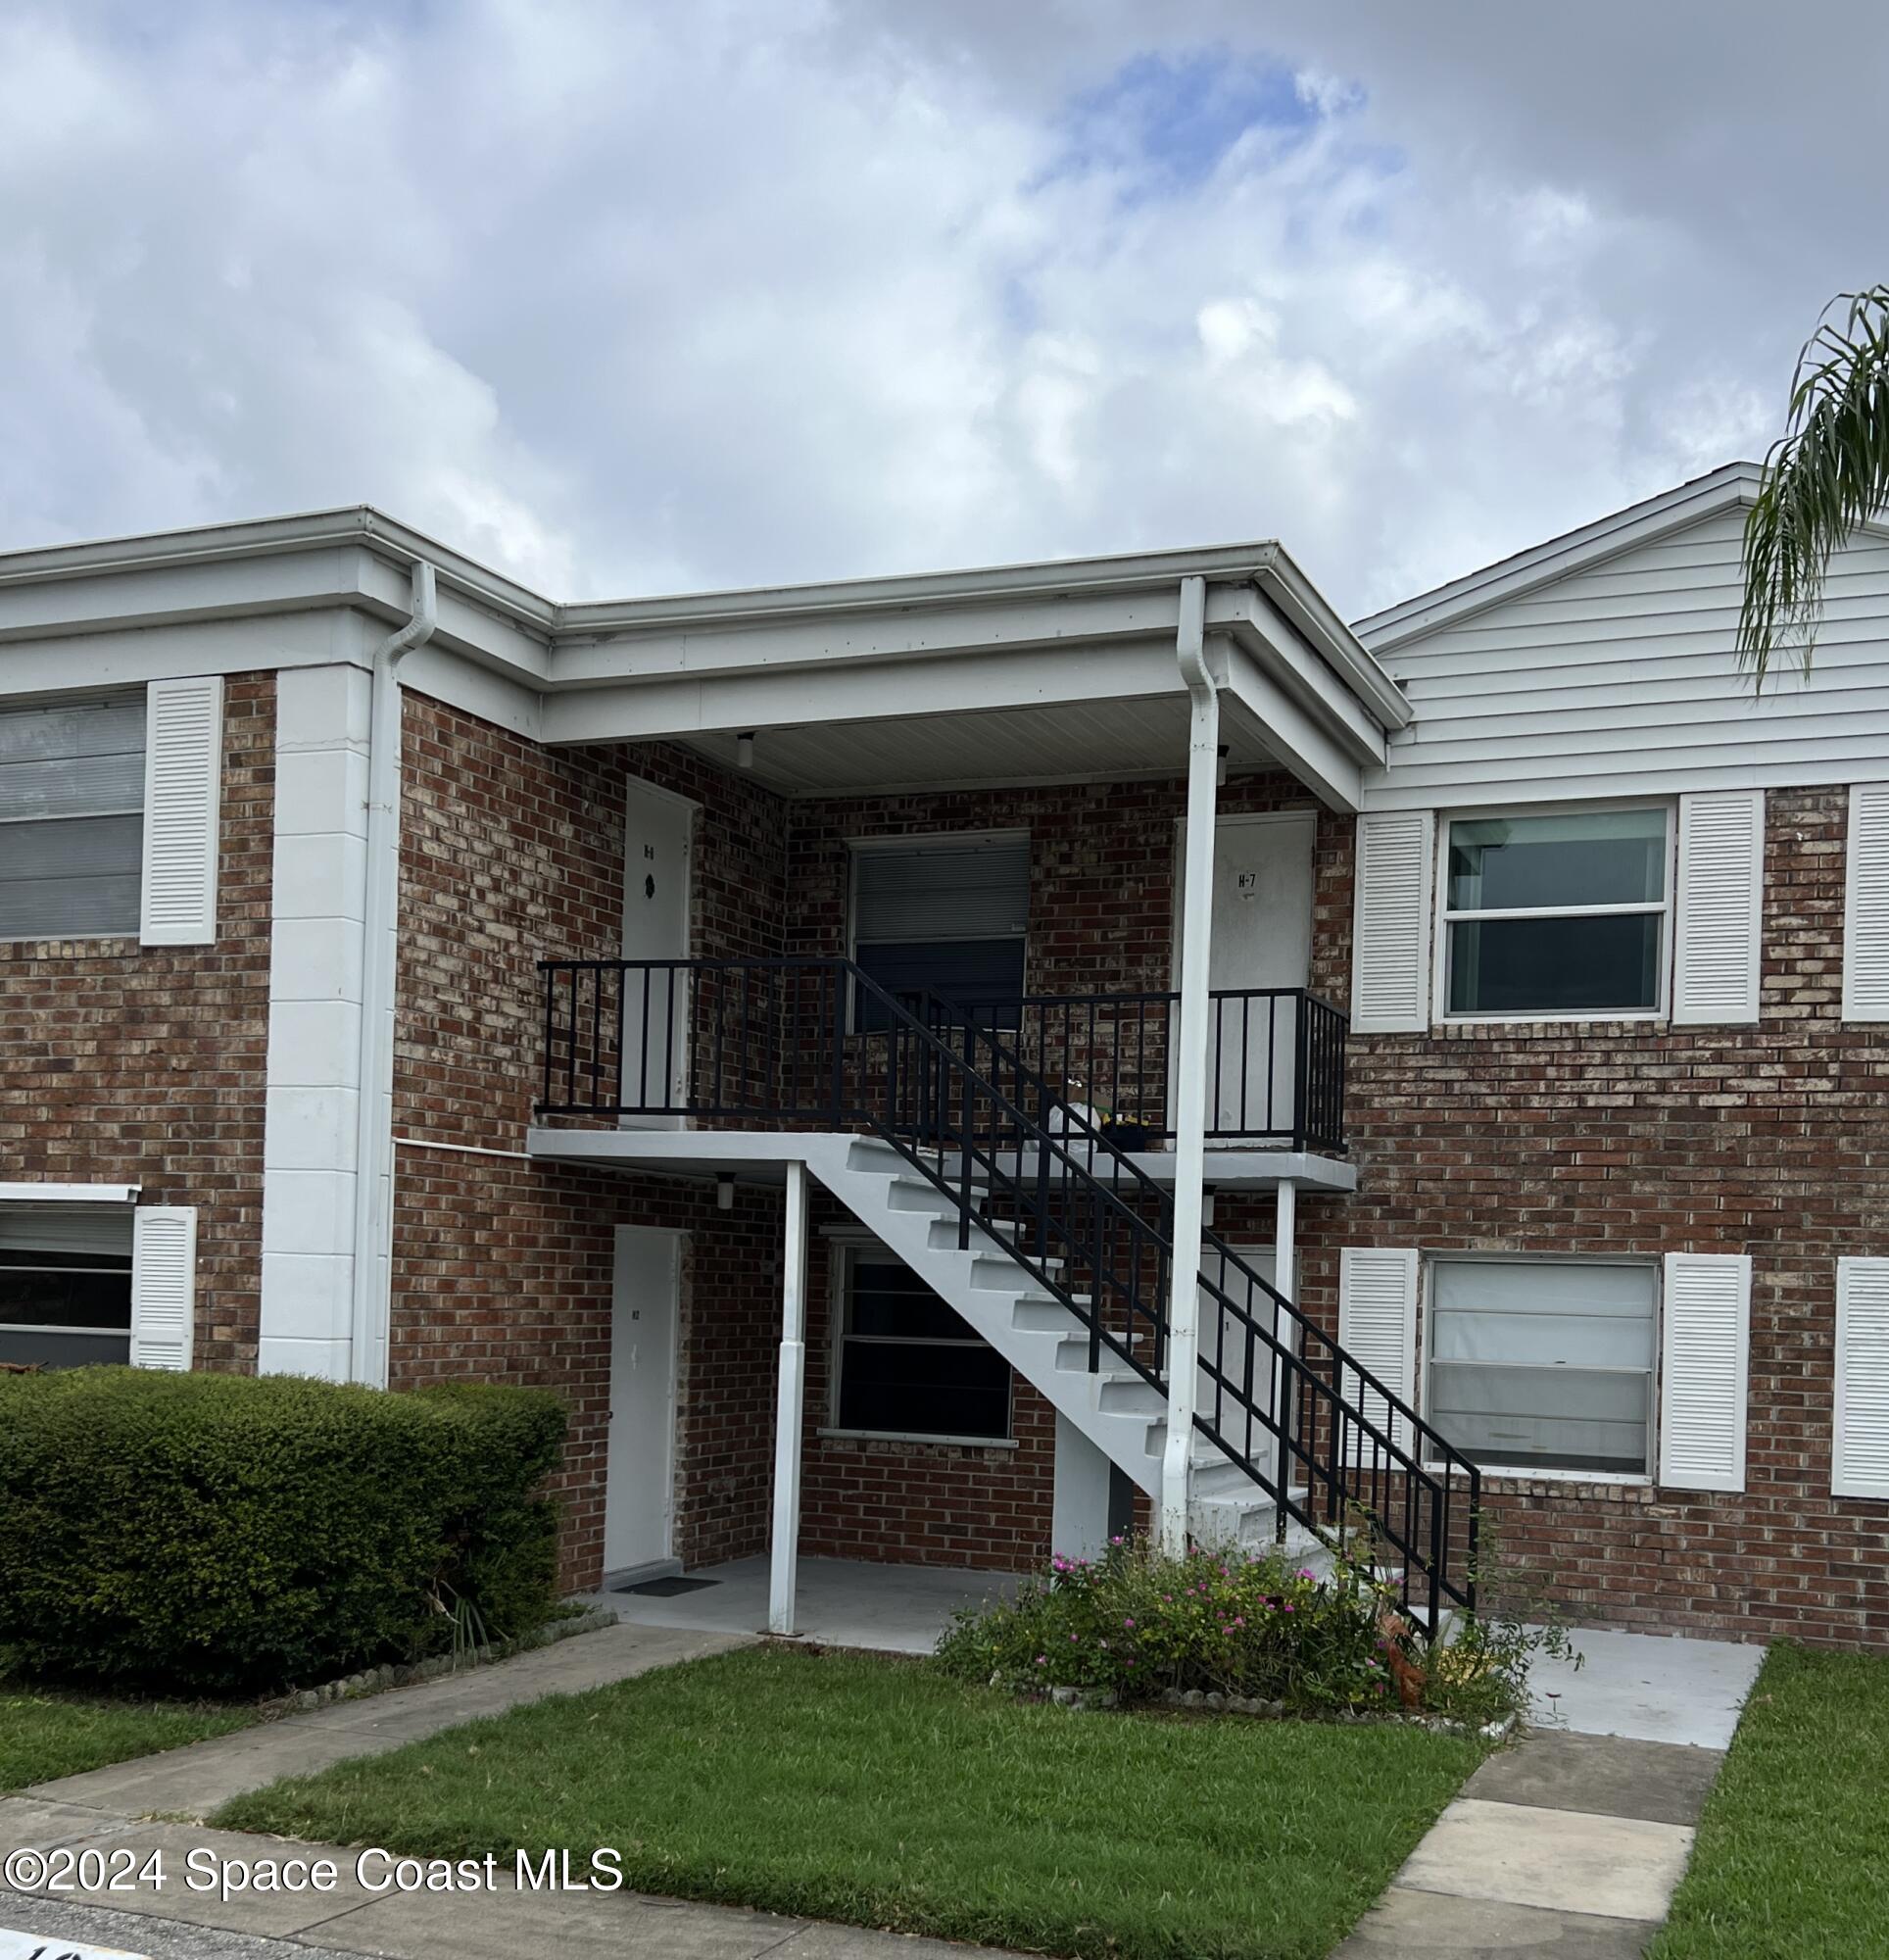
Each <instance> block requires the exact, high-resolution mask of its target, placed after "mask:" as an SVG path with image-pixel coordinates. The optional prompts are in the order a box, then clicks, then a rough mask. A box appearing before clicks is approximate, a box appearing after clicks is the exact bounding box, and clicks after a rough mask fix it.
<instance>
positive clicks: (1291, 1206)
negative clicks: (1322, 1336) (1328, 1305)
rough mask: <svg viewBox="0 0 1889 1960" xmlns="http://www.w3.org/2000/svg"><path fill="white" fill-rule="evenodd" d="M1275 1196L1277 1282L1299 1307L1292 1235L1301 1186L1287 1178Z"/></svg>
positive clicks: (1274, 1250)
mask: <svg viewBox="0 0 1889 1960" xmlns="http://www.w3.org/2000/svg"><path fill="white" fill-rule="evenodd" d="M1273 1195H1274V1197H1275V1199H1276V1200H1277V1201H1278V1209H1277V1210H1276V1211H1275V1213H1274V1215H1273V1284H1274V1286H1276V1287H1277V1288H1278V1289H1279V1291H1280V1292H1281V1293H1283V1294H1284V1296H1285V1298H1286V1299H1289V1300H1290V1301H1291V1302H1292V1304H1293V1305H1294V1306H1296V1305H1297V1304H1298V1269H1297V1266H1296V1265H1295V1263H1294V1261H1295V1259H1296V1256H1297V1254H1296V1253H1295V1251H1294V1250H1293V1246H1292V1237H1293V1234H1294V1232H1295V1231H1296V1230H1297V1226H1298V1186H1297V1185H1295V1184H1293V1183H1292V1182H1291V1180H1290V1179H1289V1178H1284V1177H1283V1178H1281V1179H1280V1181H1279V1185H1278V1188H1277V1190H1276V1191H1275V1192H1274V1194H1273Z"/></svg>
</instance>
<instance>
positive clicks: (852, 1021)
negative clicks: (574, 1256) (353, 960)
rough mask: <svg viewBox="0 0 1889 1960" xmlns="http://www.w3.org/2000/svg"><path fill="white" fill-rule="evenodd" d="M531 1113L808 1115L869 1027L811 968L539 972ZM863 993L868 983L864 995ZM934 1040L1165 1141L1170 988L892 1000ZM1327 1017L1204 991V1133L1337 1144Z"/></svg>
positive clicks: (652, 963)
mask: <svg viewBox="0 0 1889 1960" xmlns="http://www.w3.org/2000/svg"><path fill="white" fill-rule="evenodd" d="M540 971H541V973H542V976H543V981H544V989H545V998H544V1068H543V1072H542V1091H543V1093H542V1096H541V1098H540V1110H541V1113H543V1114H547V1115H558V1116H568V1115H588V1116H684V1115H687V1116H697V1117H702V1118H706V1119H710V1120H714V1119H722V1120H730V1119H735V1120H739V1119H744V1118H756V1119H759V1118H777V1119H781V1120H789V1121H794V1120H814V1119H825V1118H829V1117H831V1116H832V1115H833V1113H834V1111H835V1108H836V1107H837V1105H838V1102H840V1101H844V1100H845V1096H846V1094H847V1085H848V1083H851V1082H856V1080H857V1079H858V1078H859V1077H860V1076H861V1073H862V1072H863V1071H869V1070H870V1069H871V1068H872V1067H873V1066H874V1065H875V1056H876V1055H878V1054H880V1053H881V1051H882V1050H883V1046H884V1036H885V1032H886V1027H887V1023H886V1020H885V1016H884V1013H883V1012H882V1011H881V1010H879V1009H878V1008H877V1006H876V1005H874V1004H872V1003H870V1002H869V1003H868V1004H867V1005H869V1006H870V1007H871V1011H864V1010H862V1004H861V994H860V988H859V986H858V985H853V986H851V987H849V988H847V989H841V990H840V991H839V992H838V993H837V994H836V992H835V989H834V986H833V984H832V981H831V978H830V973H831V968H830V965H829V964H828V963H826V962H822V961H818V960H810V961H809V960H727V959H686V960H594V959H549V960H544V961H541V962H540ZM873 991H874V993H875V994H877V992H878V991H879V990H878V989H877V988H876V987H875V988H874V990H873ZM887 998H889V999H894V1000H896V1002H897V1003H898V1004H899V1005H901V1006H903V1007H904V1008H905V1010H906V1011H908V1012H915V1013H917V1014H918V1015H919V1017H920V1018H922V1019H923V1020H924V1021H925V1022H926V1024H927V1026H928V1027H930V1028H931V1030H932V1032H933V1033H934V1034H937V1035H940V1036H941V1037H945V1036H947V1035H948V1031H949V1029H950V1028H951V1027H952V1026H953V1025H955V1024H957V1023H959V1022H964V1023H968V1024H970V1025H973V1026H977V1027H981V1028H984V1029H986V1030H988V1031H990V1032H991V1033H993V1034H994V1035H995V1036H996V1037H997V1039H998V1040H999V1042H1000V1043H1001V1044H1002V1045H1003V1046H1004V1048H1005V1049H1006V1050H1008V1051H1009V1052H1011V1053H1013V1054H1016V1055H1017V1057H1018V1058H1019V1060H1020V1061H1021V1062H1022V1064H1023V1065H1024V1066H1025V1067H1027V1068H1028V1069H1029V1070H1030V1071H1031V1072H1032V1074H1033V1075H1035V1076H1038V1077H1040V1078H1041V1080H1042V1081H1044V1082H1046V1083H1047V1084H1048V1085H1049V1087H1050V1088H1051V1090H1052V1091H1053V1092H1054V1093H1055V1095H1056V1096H1057V1098H1058V1099H1059V1100H1060V1101H1061V1102H1063V1103H1067V1104H1068V1105H1069V1106H1070V1107H1072V1108H1075V1109H1078V1110H1081V1111H1082V1112H1083V1114H1084V1115H1085V1116H1086V1117H1087V1118H1088V1119H1089V1121H1090V1123H1092V1124H1094V1125H1095V1126H1096V1127H1097V1128H1102V1129H1106V1130H1108V1131H1110V1132H1111V1133H1113V1134H1114V1135H1115V1136H1116V1137H1117V1138H1118V1139H1119V1140H1122V1141H1123V1142H1124V1144H1125V1147H1126V1148H1129V1149H1148V1150H1159V1149H1161V1148H1163V1146H1164V1145H1165V1144H1166V1142H1167V1141H1168V1140H1169V1139H1170V1138H1171V1137H1172V1136H1173V1134H1174V1109H1175V1100H1176V1099H1175V1084H1174V1081H1173V1075H1172V1064H1173V1057H1174V1055H1175V1054H1176V1051H1177V1039H1176V1037H1177V1031H1178V1026H1179V1019H1180V999H1181V997H1180V996H1179V995H1178V994H1173V993H1166V994H1162V993H1143V994H1081V995H1042V994H1033V995H1026V996H1024V997H1023V998H1022V999H1021V1000H1018V999H1016V998H1014V997H1013V998H1011V999H1010V1000H1007V1001H964V1000H951V1001H942V1000H939V999H938V998H936V997H934V996H929V995H919V994H899V993H895V994H892V995H889V996H888V997H887ZM1345 1030H1346V1020H1345V1016H1344V1015H1343V1014H1342V1013H1341V1012H1340V1011H1339V1010H1338V1009H1337V1008H1336V1007H1333V1006H1332V1005H1331V1004H1330V1003H1328V1002H1326V1001H1322V1000H1320V999H1319V998H1318V997H1317V996H1316V995H1314V994H1310V993H1307V992H1306V991H1305V990H1304V989H1303V988H1292V987H1275V988H1257V987H1248V988H1216V989H1215V990H1214V991H1213V992H1212V994H1211V995H1210V996H1209V1001H1208V1022H1207V1140H1208V1142H1209V1143H1210V1144H1221V1145H1229V1144H1239V1145H1272V1146H1274V1147H1276V1148H1278V1149H1283V1150H1295V1151H1342V1150H1343V1149H1344V1147H1345V1143H1344V1065H1345Z"/></svg>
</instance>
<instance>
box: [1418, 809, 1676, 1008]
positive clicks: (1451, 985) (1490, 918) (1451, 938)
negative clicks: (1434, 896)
mask: <svg viewBox="0 0 1889 1960" xmlns="http://www.w3.org/2000/svg"><path fill="white" fill-rule="evenodd" d="M1669 819H1670V812H1669V811H1668V809H1666V808H1665V807H1664V806H1654V807H1651V808H1647V809H1589V810H1557V811H1546V812H1542V813H1538V814H1533V813H1531V814H1516V815H1502V816H1467V817H1457V818H1456V819H1454V820H1453V821H1452V822H1451V823H1450V825H1449V841H1448V848H1447V857H1446V863H1445V867H1444V868H1445V877H1444V895H1443V957H1444V961H1445V966H1446V977H1445V987H1444V999H1445V1001H1446V1002H1447V1004H1448V1006H1447V1011H1448V1012H1449V1013H1450V1014H1451V1015H1455V1016H1460V1017H1464V1018H1476V1017H1482V1016H1492V1017H1500V1016H1510V1015H1515V1016H1526V1015H1539V1016H1542V1017H1545V1018H1553V1017H1555V1016H1558V1015H1570V1014H1651V1013H1656V1012H1658V1011H1659V1009H1660V1006H1661V1001H1662V986H1663V980H1664V974H1665V967H1666V956H1667V955H1666V949H1667V915H1668V896H1669V889H1670V887H1669V879H1668V875H1667V865H1668V860H1669V858H1670V856H1671V853H1670V849H1669V846H1668V841H1667V833H1668V828H1669Z"/></svg>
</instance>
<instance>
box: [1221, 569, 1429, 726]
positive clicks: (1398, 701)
mask: <svg viewBox="0 0 1889 1960" xmlns="http://www.w3.org/2000/svg"><path fill="white" fill-rule="evenodd" d="M1257 584H1258V588H1259V590H1260V591H1261V592H1262V593H1263V594H1264V595H1265V596H1266V598H1267V599H1268V600H1269V601H1270V602H1271V603H1272V605H1273V606H1274V607H1275V608H1277V610H1278V611H1279V613H1281V614H1283V615H1284V618H1285V620H1286V621H1287V622H1288V623H1289V625H1290V626H1291V628H1292V630H1293V631H1294V632H1295V633H1297V634H1298V635H1299V637H1300V638H1301V639H1302V640H1303V641H1304V642H1305V644H1306V646H1307V649H1308V651H1310V652H1312V653H1313V655H1314V656H1315V657H1322V658H1323V660H1324V662H1326V663H1327V664H1329V665H1330V666H1331V667H1332V669H1333V671H1335V672H1336V674H1337V676H1338V678H1339V679H1340V680H1341V681H1343V683H1344V684H1345V687H1346V688H1347V690H1349V692H1351V693H1352V694H1354V695H1356V696H1357V698H1358V699H1359V700H1360V701H1361V702H1362V703H1363V704H1364V705H1365V707H1366V708H1367V709H1368V710H1369V711H1370V712H1371V714H1372V716H1373V717H1374V718H1375V719H1376V720H1377V721H1379V722H1380V723H1381V724H1382V726H1383V727H1385V728H1405V727H1408V726H1409V724H1410V722H1411V720H1412V718H1413V711H1412V709H1411V706H1410V703H1409V701H1408V700H1407V699H1406V698H1405V695H1404V691H1403V689H1402V688H1401V687H1400V686H1399V685H1398V684H1397V682H1396V681H1395V680H1394V679H1393V678H1392V677H1391V675H1390V674H1389V673H1388V672H1387V671H1386V670H1385V669H1384V668H1383V667H1382V666H1380V664H1379V662H1378V659H1377V656H1376V655H1375V654H1373V653H1372V652H1371V650H1370V649H1369V648H1368V647H1367V646H1366V645H1365V644H1364V642H1363V641H1362V640H1360V639H1359V638H1358V637H1357V635H1356V634H1355V633H1354V632H1352V630H1351V628H1350V627H1349V626H1347V625H1346V624H1345V623H1344V621H1343V620H1342V619H1340V618H1339V617H1338V615H1337V614H1336V613H1334V612H1332V608H1331V606H1330V605H1329V604H1328V603H1327V600H1326V597H1325V595H1324V594H1323V593H1322V592H1321V591H1320V590H1319V589H1318V587H1317V586H1316V585H1314V584H1313V583H1312V581H1311V580H1310V579H1309V578H1307V577H1306V575H1305V574H1304V573H1303V572H1302V571H1301V570H1300V569H1299V568H1298V566H1297V565H1296V564H1293V563H1292V560H1291V559H1290V558H1289V557H1288V556H1287V555H1286V553H1284V551H1278V552H1275V554H1274V556H1273V562H1272V564H1270V565H1269V566H1268V567H1267V568H1266V570H1265V571H1264V572H1263V573H1262V574H1261V575H1260V577H1259V579H1258V580H1257Z"/></svg>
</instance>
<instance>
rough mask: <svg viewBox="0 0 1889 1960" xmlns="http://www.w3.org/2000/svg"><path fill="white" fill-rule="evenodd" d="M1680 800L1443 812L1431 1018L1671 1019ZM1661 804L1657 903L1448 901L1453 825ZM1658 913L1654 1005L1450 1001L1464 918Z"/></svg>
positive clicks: (1434, 878) (1505, 1022)
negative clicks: (1661, 893)
mask: <svg viewBox="0 0 1889 1960" xmlns="http://www.w3.org/2000/svg"><path fill="white" fill-rule="evenodd" d="M1678 808H1679V806H1678V800H1677V798H1675V797H1600V798H1581V799H1580V800H1578V801H1575V802H1561V803H1527V804H1506V803H1497V804H1475V805H1471V806H1469V807H1468V808H1466V809H1439V810H1438V811H1437V812H1436V838H1435V847H1434V848H1435V853H1436V857H1435V862H1434V864H1433V866H1432V869H1431V882H1432V888H1433V890H1434V892H1435V894H1436V903H1435V912H1434V916H1433V919H1432V921H1431V923H1432V926H1433V930H1432V932H1431V934H1430V937H1431V939H1432V941H1433V942H1434V943H1433V945H1432V947H1431V949H1430V1000H1431V1002H1432V1003H1433V1005H1432V1008H1431V1013H1430V1019H1431V1021H1432V1023H1437V1022H1440V1023H1445V1024H1447V1025H1449V1026H1451V1027H1471V1026H1476V1027H1515V1026H1527V1025H1531V1024H1539V1023H1541V1022H1548V1021H1552V1022H1556V1023H1560V1024H1568V1025H1572V1024H1578V1023H1585V1022H1607V1021H1665V1020H1670V1019H1671V1013H1672V936H1673V918H1674V903H1675V901H1674V897H1673V885H1674V882H1675V880H1676V878H1677V874H1678V848H1679V846H1678V832H1679V823H1678ZM1616 809H1620V810H1625V809H1657V810H1659V811H1661V812H1662V813H1663V814H1664V815H1665V817H1666V857H1665V864H1666V876H1665V879H1664V881H1663V882H1664V885H1665V889H1666V897H1665V898H1664V899H1663V900H1662V901H1661V902H1660V903H1659V904H1657V905H1655V904H1652V903H1650V902H1647V903H1641V904H1638V905H1624V906H1563V907H1548V906H1510V907H1491V908H1489V909H1486V910H1479V911H1466V912H1458V911H1452V910H1451V909H1450V904H1449V838H1450V826H1451V825H1452V824H1456V823H1470V822H1475V821H1476V820H1477V819H1478V818H1480V819H1485V820H1486V819H1487V818H1489V817H1502V816H1582V815H1586V814H1588V813H1589V812H1591V811H1595V810H1616ZM1647 912H1658V913H1659V914H1660V916H1661V925H1660V956H1659V959H1658V961H1657V963H1656V964H1657V974H1658V979H1659V998H1658V1001H1657V1002H1656V1004H1655V1005H1653V1006H1651V1007H1583V1008H1578V1009H1575V1010H1573V1011H1570V1010H1569V1009H1567V1008H1544V1009H1541V1010H1539V1011H1529V1012H1526V1013H1513V1014H1494V1013H1481V1012H1477V1013H1460V1014H1459V1013H1452V1012H1451V1011H1450V1005H1449V998H1450V997H1449V979H1450V973H1449V950H1450V932H1449V929H1450V927H1451V926H1452V925H1453V924H1455V923H1456V922H1457V921H1459V920H1475V919H1508V918H1610V917H1618V916H1624V915H1625V914H1627V913H1641V914H1644V913H1647Z"/></svg>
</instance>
